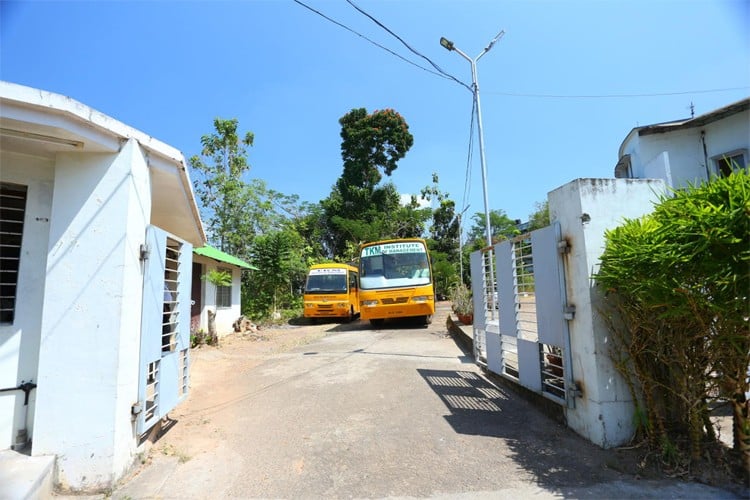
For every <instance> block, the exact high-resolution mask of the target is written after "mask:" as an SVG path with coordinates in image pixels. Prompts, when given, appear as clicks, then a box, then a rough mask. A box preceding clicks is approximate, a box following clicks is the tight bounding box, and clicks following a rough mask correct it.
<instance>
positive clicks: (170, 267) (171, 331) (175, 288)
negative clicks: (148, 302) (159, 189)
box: [161, 238, 183, 353]
mask: <svg viewBox="0 0 750 500" xmlns="http://www.w3.org/2000/svg"><path fill="white" fill-rule="evenodd" d="M181 252H182V244H181V243H179V242H177V241H175V240H173V239H171V238H167V255H166V258H165V260H164V308H163V313H162V323H161V350H162V352H163V353H170V352H172V351H174V350H175V347H176V346H177V332H178V329H179V327H180V320H181V319H182V318H180V315H179V312H180V307H179V306H180V300H181V299H182V298H183V297H180V294H179V289H180V287H179V285H180V253H181Z"/></svg>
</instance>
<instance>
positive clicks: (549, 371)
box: [539, 344, 565, 404]
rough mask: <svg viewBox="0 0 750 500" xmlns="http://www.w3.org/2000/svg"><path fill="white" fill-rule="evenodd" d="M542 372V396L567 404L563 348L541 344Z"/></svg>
mask: <svg viewBox="0 0 750 500" xmlns="http://www.w3.org/2000/svg"><path fill="white" fill-rule="evenodd" d="M539 358H540V364H541V370H542V394H543V395H544V396H547V397H548V398H550V399H552V400H554V401H555V402H557V403H560V404H565V366H564V362H563V359H564V356H563V350H562V348H561V347H558V346H555V345H549V344H539Z"/></svg>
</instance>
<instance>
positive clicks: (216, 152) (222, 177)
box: [189, 118, 254, 254]
mask: <svg viewBox="0 0 750 500" xmlns="http://www.w3.org/2000/svg"><path fill="white" fill-rule="evenodd" d="M237 128H238V122H237V119H230V120H223V119H221V118H216V119H215V120H214V129H215V131H214V132H213V133H211V134H207V135H204V136H203V137H201V146H202V150H201V156H198V155H194V156H192V157H191V158H190V160H189V164H190V167H191V168H192V169H193V170H194V171H196V172H197V173H198V175H197V176H196V178H195V181H194V184H195V191H196V193H197V194H198V198H199V200H200V202H201V206H202V207H203V220H204V222H205V223H206V229H207V232H208V237H209V241H210V242H211V243H212V244H214V245H216V246H218V247H219V248H220V249H221V250H223V251H225V252H229V253H235V254H236V253H238V250H239V249H240V248H242V247H243V246H244V245H242V244H241V241H239V240H238V238H240V235H241V234H243V232H244V231H243V229H246V228H247V227H248V226H252V221H251V220H249V214H248V213H247V211H246V210H245V207H246V205H247V204H248V203H249V201H250V199H251V198H252V194H253V193H252V192H251V190H249V189H248V186H247V184H245V182H244V181H243V180H242V176H243V175H244V174H245V173H246V172H248V171H249V170H250V164H249V163H248V161H247V148H248V147H250V146H252V145H253V141H254V135H253V133H252V132H247V133H245V135H244V136H243V137H240V135H239V133H238V131H237Z"/></svg>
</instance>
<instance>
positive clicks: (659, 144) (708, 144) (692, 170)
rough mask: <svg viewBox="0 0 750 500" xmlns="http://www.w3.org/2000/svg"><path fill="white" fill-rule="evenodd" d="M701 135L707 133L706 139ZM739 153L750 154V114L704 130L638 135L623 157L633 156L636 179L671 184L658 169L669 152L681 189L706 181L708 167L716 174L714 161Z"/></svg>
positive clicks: (672, 168)
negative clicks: (720, 156) (725, 155)
mask: <svg viewBox="0 0 750 500" xmlns="http://www.w3.org/2000/svg"><path fill="white" fill-rule="evenodd" d="M701 132H704V134H703V136H702V135H701ZM704 141H705V148H706V149H705V152H704V149H703V146H704V144H703V143H704ZM738 149H746V150H750V111H744V112H741V113H737V114H734V115H732V116H729V117H727V118H723V119H721V120H718V121H715V122H713V123H709V124H708V125H705V126H704V127H694V128H689V129H685V130H676V131H673V132H666V133H662V134H648V135H643V136H638V134H637V132H636V133H634V134H633V135H632V137H630V138H629V140H628V142H627V144H626V145H625V146H624V147H623V154H629V155H630V157H631V164H632V170H633V176H634V177H635V178H638V179H645V178H660V179H664V180H665V181H668V180H669V179H668V178H667V177H666V176H665V175H660V169H659V167H658V166H657V165H658V163H659V162H661V161H663V160H662V159H661V157H662V155H663V153H665V152H666V153H667V157H668V165H669V167H670V170H671V176H672V183H673V185H674V187H676V188H681V187H685V186H686V185H687V184H688V183H692V184H697V183H699V182H702V181H704V180H706V179H707V170H706V168H707V167H706V164H707V163H708V171H709V172H710V173H714V172H715V170H714V165H713V162H712V161H711V158H712V157H714V156H717V155H722V154H724V153H728V152H731V151H735V150H738Z"/></svg>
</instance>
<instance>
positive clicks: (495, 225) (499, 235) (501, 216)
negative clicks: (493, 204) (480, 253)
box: [469, 209, 520, 250]
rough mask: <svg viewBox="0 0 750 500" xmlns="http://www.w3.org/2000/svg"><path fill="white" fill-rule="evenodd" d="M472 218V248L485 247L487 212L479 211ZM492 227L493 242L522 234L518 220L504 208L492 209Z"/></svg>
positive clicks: (470, 237)
mask: <svg viewBox="0 0 750 500" xmlns="http://www.w3.org/2000/svg"><path fill="white" fill-rule="evenodd" d="M471 220H472V222H473V225H472V226H471V229H470V230H469V240H470V241H472V242H473V243H472V245H471V246H472V250H476V249H479V248H483V247H484V246H486V245H487V239H486V238H485V235H486V227H487V224H486V218H485V214H484V213H481V212H477V213H475V214H474V215H472V216H471ZM490 227H491V229H492V243H493V244H494V243H497V242H498V241H501V240H505V239H508V238H512V237H513V236H516V235H518V234H520V231H519V230H518V227H517V226H516V221H514V220H513V219H511V218H510V217H508V215H507V214H506V213H505V210H502V209H494V210H490Z"/></svg>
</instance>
